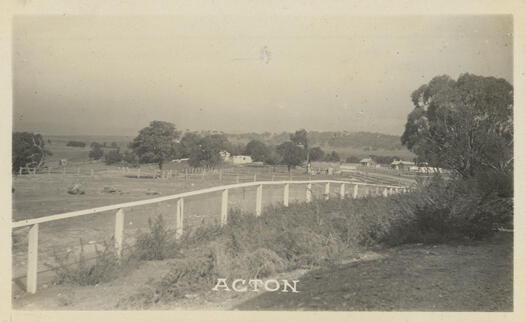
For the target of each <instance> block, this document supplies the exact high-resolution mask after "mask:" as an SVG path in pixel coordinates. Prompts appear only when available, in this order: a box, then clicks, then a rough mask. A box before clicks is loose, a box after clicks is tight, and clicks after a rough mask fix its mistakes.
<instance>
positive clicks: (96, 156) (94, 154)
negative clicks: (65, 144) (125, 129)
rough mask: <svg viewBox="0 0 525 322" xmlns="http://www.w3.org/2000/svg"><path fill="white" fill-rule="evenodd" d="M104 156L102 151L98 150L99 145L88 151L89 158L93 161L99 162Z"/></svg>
mask: <svg viewBox="0 0 525 322" xmlns="http://www.w3.org/2000/svg"><path fill="white" fill-rule="evenodd" d="M103 156H104V151H102V149H101V148H100V145H95V146H93V149H92V150H91V151H89V158H90V159H93V160H100V159H101V158H102V157H103Z"/></svg>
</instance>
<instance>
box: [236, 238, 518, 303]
mask: <svg viewBox="0 0 525 322" xmlns="http://www.w3.org/2000/svg"><path fill="white" fill-rule="evenodd" d="M512 239H513V236H512V233H505V232H500V233H498V234H497V235H496V236H495V237H494V238H493V239H492V240H489V241H484V242H478V243H471V244H467V245H437V246H423V245H406V246H402V247H398V248H393V249H390V250H387V251H385V252H381V255H382V256H381V257H378V259H377V260H375V261H366V262H353V263H348V264H343V265H335V266H332V267H326V268H323V269H319V270H315V271H311V272H309V273H307V274H305V275H304V276H302V277H301V283H300V293H266V294H263V295H261V296H258V297H256V298H254V299H250V300H248V301H246V302H244V303H242V304H240V305H238V306H236V307H235V308H236V309H239V310H337V311H483V312H485V311H512V310H513V277H512V276H513V255H512V254H513V246H512V245H513V243H512Z"/></svg>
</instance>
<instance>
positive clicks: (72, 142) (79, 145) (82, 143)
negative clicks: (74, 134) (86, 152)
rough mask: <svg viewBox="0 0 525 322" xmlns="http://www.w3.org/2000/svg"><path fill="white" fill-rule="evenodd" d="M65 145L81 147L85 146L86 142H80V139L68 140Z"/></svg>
mask: <svg viewBox="0 0 525 322" xmlns="http://www.w3.org/2000/svg"><path fill="white" fill-rule="evenodd" d="M66 146H72V147H78V148H83V147H85V146H86V142H81V141H69V142H67V144H66Z"/></svg>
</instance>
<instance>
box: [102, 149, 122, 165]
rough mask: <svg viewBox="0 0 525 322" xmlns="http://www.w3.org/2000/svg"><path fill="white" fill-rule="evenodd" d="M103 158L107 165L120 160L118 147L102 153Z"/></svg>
mask: <svg viewBox="0 0 525 322" xmlns="http://www.w3.org/2000/svg"><path fill="white" fill-rule="evenodd" d="M104 159H105V160H104V161H105V163H106V164H107V165H110V164H115V163H119V162H121V161H122V155H121V154H120V151H119V150H118V149H117V150H111V151H109V152H107V153H106V154H105V155H104Z"/></svg>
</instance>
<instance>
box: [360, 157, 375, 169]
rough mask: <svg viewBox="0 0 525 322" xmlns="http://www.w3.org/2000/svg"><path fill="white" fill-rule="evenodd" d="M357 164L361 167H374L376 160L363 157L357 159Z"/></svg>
mask: <svg viewBox="0 0 525 322" xmlns="http://www.w3.org/2000/svg"><path fill="white" fill-rule="evenodd" d="M359 164H360V165H362V166H363V167H375V165H376V162H375V161H374V160H373V159H372V158H364V159H362V160H361V161H359Z"/></svg>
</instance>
